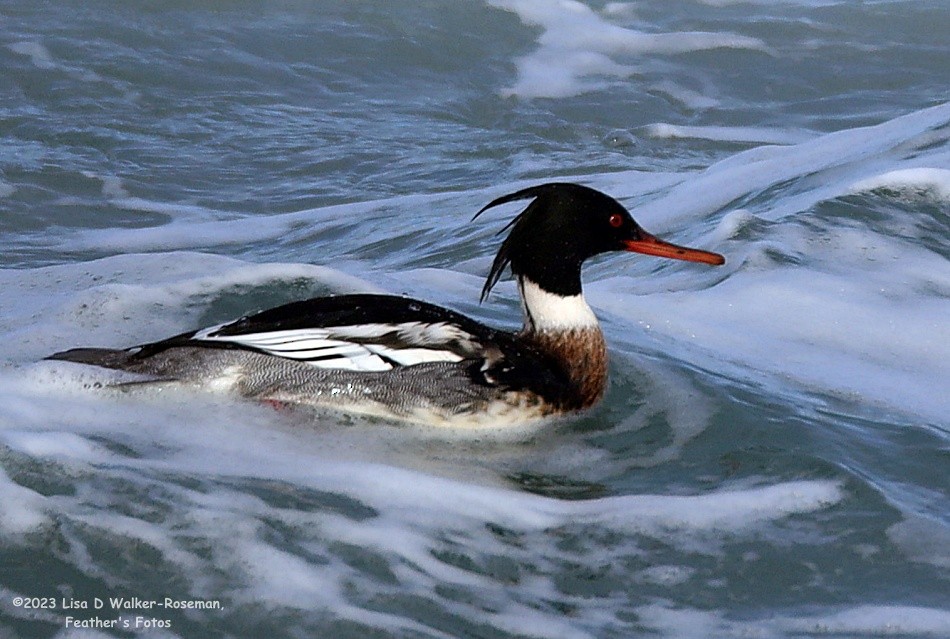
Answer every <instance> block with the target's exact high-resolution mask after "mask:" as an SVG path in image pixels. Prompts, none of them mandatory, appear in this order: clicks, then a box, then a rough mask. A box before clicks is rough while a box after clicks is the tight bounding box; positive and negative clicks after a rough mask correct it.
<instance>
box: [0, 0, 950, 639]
mask: <svg viewBox="0 0 950 639" xmlns="http://www.w3.org/2000/svg"><path fill="white" fill-rule="evenodd" d="M948 33H950V5H948V4H947V3H946V2H944V1H942V0H931V1H927V0H919V1H914V0H880V1H867V2H845V1H833V0H798V1H795V0H789V1H788V2H766V1H764V0H762V1H748V2H743V1H740V0H676V1H673V2H660V1H647V0H643V1H639V2H629V3H626V2H607V3H604V2H590V3H586V4H584V3H579V2H573V1H569V0H565V1H560V2H558V1H548V0H490V1H488V2H479V1H477V0H473V1H470V2H444V3H439V2H403V1H401V0H396V1H394V2H385V3H383V2H348V3H329V2H318V1H305V0H299V1H293V0H283V1H281V0H263V1H261V2H243V1H238V0H234V1H230V0H229V1H219V0H199V1H197V2H194V1H192V2H179V1H177V0H156V1H150V2H144V1H131V2H118V1H115V0H112V1H106V0H87V1H84V2H73V1H68V0H67V1H63V2H41V1H26V0H3V1H2V2H0V69H2V72H0V141H2V145H0V638H2V639H8V638H27V637H29V638H32V637H43V638H45V637H58V638H66V637H71V638H77V637H82V638H96V639H99V638H102V637H134V636H143V637H162V638H171V637H182V638H184V637H333V638H337V637H412V638H417V637H418V638H448V637H466V638H475V637H478V638H482V637H484V638H496V637H508V638H511V637H519V638H520V637H545V638H547V637H551V638H578V639H580V638H585V639H586V638H627V637H664V638H666V637H669V638H680V637H684V638H692V637H755V638H759V637H762V638H768V639H771V638H778V637H803V638H804V637H809V638H810V637H824V636H830V637H869V636H873V637H879V636H887V637H948V636H950V597H948V593H950V583H948V581H950V497H948V486H950V484H948V479H947V478H948V476H950V463H948V462H950V454H948V442H950V419H948V414H950V261H948V260H950V242H948V237H950V101H948V100H950V91H948V88H950V44H948V41H947V34H948ZM552 180H572V181H578V182H581V183H584V184H588V185H590V186H593V187H596V188H599V189H602V190H604V191H606V192H608V193H610V194H611V195H613V196H615V197H617V198H618V199H620V200H621V201H622V202H623V203H624V204H625V205H626V206H627V207H628V208H629V209H630V210H631V212H632V213H633V215H634V217H636V218H637V219H638V221H640V222H641V224H642V225H643V226H644V227H645V228H647V229H648V230H650V231H652V232H655V233H656V234H658V235H661V236H664V237H667V238H669V239H671V240H673V241H675V242H678V243H686V244H691V245H695V246H698V247H701V248H705V249H709V250H714V251H718V252H721V253H723V254H724V255H726V257H727V263H726V265H725V266H723V267H721V268H717V269H712V268H707V267H704V266H702V265H696V264H687V263H672V262H664V261H663V260H658V259H654V258H649V257H646V256H636V255H628V254H623V255H619V254H618V255H609V256H604V257H601V258H598V259H597V260H594V261H593V262H592V263H591V264H589V265H588V266H587V267H586V269H585V273H584V278H585V287H586V288H585V291H586V293H587V296H588V299H589V301H590V303H591V305H592V307H593V308H594V309H595V311H596V312H597V314H598V316H599V317H600V319H601V321H602V324H603V327H604V331H605V333H606V335H607V340H608V343H609V345H610V350H611V364H610V373H611V382H610V388H609V390H608V394H607V396H606V398H605V401H604V402H603V403H602V404H601V405H599V406H598V407H596V408H595V409H593V410H591V411H590V412H588V413H586V414H584V415H580V416H576V417H571V418H566V419H561V420H557V421H552V422H547V423H542V424H538V425H534V426H530V427H525V428H521V429H515V430H513V431H512V430H500V429H491V428H488V429H481V430H478V431H473V432H450V431H446V430H439V429H433V428H425V427H421V426H419V427H415V426H406V425H395V424H388V423H385V422H379V421H364V420H356V419H352V418H347V417H343V416H339V415H332V414H326V413H317V414H313V413H309V412H304V411H292V410H291V411H288V410H274V409H273V408H271V407H267V406H259V405H255V404H251V403H248V402H243V401H241V400H237V399H235V398H232V397H228V396H222V395H215V394H213V393H207V394H201V393H197V392H190V393H186V392H184V391H181V392H167V391H166V392H162V393H147V392H139V393H125V394H120V393H114V392H108V391H106V390H104V389H102V388H97V385H98V384H99V382H101V376H99V375H98V374H95V373H93V372H91V371H89V370H84V369H83V367H80V366H75V365H70V364H64V363H52V362H42V361H40V360H41V359H42V358H43V357H44V356H45V355H48V354H50V353H52V352H54V351H57V350H61V349H65V348H69V347H73V346H80V345H99V346H114V347H119V346H128V345H131V344H135V343H141V342H143V341H148V340H153V339H158V338H161V337H165V336H168V335H171V334H174V333H177V332H182V331H186V330H190V329H194V328H198V327H200V326H204V325H209V324H212V323H216V322H221V321H225V320H227V319H231V318H234V317H237V316H240V315H242V314H244V313H247V312H250V311H253V310H257V309H262V308H266V307H269V306H273V305H276V304H279V303H283V302H286V301H290V300H295V299H301V298H305V297H309V296H314V295H322V294H327V293H332V292H340V291H388V292H393V293H405V294H410V295H413V296H417V297H420V298H423V299H427V300H430V301H433V302H436V303H440V304H443V305H446V306H449V307H451V308H454V309H457V310H460V311H462V312H465V313H468V314H471V315H473V316H475V317H477V318H479V319H482V320H484V321H486V322H489V323H493V324H496V325H500V326H504V327H508V328H515V327H516V326H517V325H518V324H519V322H520V317H519V310H518V302H517V299H516V292H515V289H514V286H513V285H512V283H511V282H503V283H502V284H500V285H499V287H498V288H497V289H496V292H494V293H493V295H492V296H491V298H490V299H489V300H487V301H486V302H485V303H484V304H481V305H479V304H478V295H479V291H480V288H481V285H482V282H483V279H484V277H485V275H486V274H487V271H488V267H489V264H490V263H491V259H492V257H493V254H494V251H495V250H496V249H497V247H498V244H499V239H500V238H498V237H496V235H495V234H496V233H497V232H498V231H499V230H500V229H501V228H502V227H503V226H504V224H505V223H506V221H507V220H508V219H510V217H511V216H513V215H514V214H515V213H516V212H517V211H518V209H517V207H514V206H509V207H505V208H503V209H498V210H493V211H492V212H491V213H490V214H486V215H485V216H482V217H480V218H479V219H478V220H477V221H475V222H471V221H470V220H471V216H472V214H473V213H474V212H475V211H476V210H478V209H479V208H480V207H481V206H482V205H483V204H485V203H486V202H488V201H489V200H490V199H491V198H493V197H496V196H498V195H501V194H503V193H506V192H509V191H511V190H513V189H516V188H520V187H523V186H526V185H530V184H536V183H541V182H546V181H552ZM119 599H122V600H124V602H125V603H124V604H123V603H122V602H120V601H119ZM166 599H167V600H168V602H166ZM174 602H186V603H188V602H190V605H191V607H180V606H179V607H176V605H175V604H174ZM97 604H101V605H100V606H99V607H97ZM166 604H167V605H166Z"/></svg>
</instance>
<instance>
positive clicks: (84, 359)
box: [44, 348, 135, 370]
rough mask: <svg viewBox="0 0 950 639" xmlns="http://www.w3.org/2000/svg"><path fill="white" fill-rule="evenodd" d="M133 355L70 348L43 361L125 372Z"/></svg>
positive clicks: (121, 351)
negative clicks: (55, 361)
mask: <svg viewBox="0 0 950 639" xmlns="http://www.w3.org/2000/svg"><path fill="white" fill-rule="evenodd" d="M134 354H135V353H134V352H130V351H127V350H116V349H113V348H71V349H69V350H68V351H61V352H59V353H53V354H52V355H50V356H49V357H45V358H44V359H55V360H59V361H63V362H76V363H77V364H89V365H91V366H101V367H103V368H114V369H116V370H127V368H128V366H129V360H130V359H131V358H132V356H133V355H134Z"/></svg>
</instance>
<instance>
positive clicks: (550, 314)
mask: <svg viewBox="0 0 950 639" xmlns="http://www.w3.org/2000/svg"><path fill="white" fill-rule="evenodd" d="M529 199H530V200H532V201H531V203H530V204H529V205H528V207H527V208H526V209H525V210H524V211H523V212H522V213H521V214H520V215H518V216H517V217H516V218H515V219H514V220H512V221H511V222H510V223H509V224H508V225H507V226H506V227H505V228H504V229H502V232H504V230H507V229H509V228H510V229H511V231H510V232H509V234H508V237H507V238H506V239H505V241H504V242H503V243H502V245H501V249H500V250H499V251H498V255H497V256H496V257H495V261H494V262H493V263H492V266H491V270H490V271H489V272H488V279H487V280H486V282H485V286H484V288H483V289H482V295H481V299H482V300H483V301H484V299H485V298H486V297H487V296H488V294H489V292H490V291H491V289H492V287H493V286H494V285H495V284H496V283H497V282H498V280H499V278H500V277H501V275H502V272H503V271H504V269H505V267H506V266H510V267H511V272H512V274H513V275H514V277H515V279H516V280H517V282H518V290H519V292H520V294H521V301H522V307H523V309H524V316H525V321H524V328H523V329H522V330H521V331H520V332H518V333H509V332H507V331H502V330H498V329H494V328H491V327H488V326H485V325H483V324H481V323H479V322H477V321H475V320H473V319H470V318H468V317H465V316H464V315H461V314H459V313H456V312H455V311H451V310H449V309H445V308H442V307H439V306H434V305H432V304H428V303H426V302H421V301H418V300H415V299H411V298H407V297H398V296H391V295H369V294H366V295H339V296H331V297H322V298H315V299H309V300H305V301H300V302H292V303H290V304H285V305H283V306H279V307H277V308H272V309H270V310H266V311H262V312H259V313H255V314H253V315H248V316H247V317H243V318H241V319H238V320H236V321H233V322H230V323H227V324H221V325H218V326H212V327H210V328H204V329H201V330H198V331H191V332H188V333H183V334H181V335H177V336H175V337H171V338H169V339H166V340H162V341H160V342H154V343H151V344H144V345H141V346H135V347H133V348H129V349H125V350H113V349H101V348H78V349H72V350H68V351H64V352H61V353H56V354H55V355H52V356H50V359H57V360H66V361H71V362H79V363H83V364H91V365H95V366H101V367H105V368H110V369H118V370H122V371H127V372H130V373H135V374H138V375H139V376H140V377H138V378H136V379H137V381H136V383H137V384H138V383H141V381H138V380H143V381H145V382H180V383H185V384H191V385H195V386H211V387H214V388H221V387H226V388H228V389H232V390H235V391H237V392H238V393H240V394H241V395H243V396H245V397H249V398H253V399H258V400H265V401H269V402H279V403H294V404H310V405H320V406H329V407H332V408H335V409H339V410H343V411H347V412H354V413H362V414H372V415H381V416H385V417H389V418H397V419H401V420H408V421H418V422H426V423H434V424H443V425H450V426H469V425H479V424H485V425H493V424H495V425H497V424H511V423H518V422H524V421H529V420H533V419H537V418H539V417H544V416H548V415H554V414H559V413H568V412H573V411H578V410H582V409H585V408H588V407H590V406H592V405H594V404H595V403H596V402H597V401H598V400H599V399H600V397H601V396H602V395H603V393H604V389H605V387H606V382H607V349H606V346H605V344H604V337H603V334H602V333H601V331H600V327H599V325H598V323H597V318H596V317H594V313H593V312H592V311H591V309H590V307H589V306H588V305H587V302H586V301H585V300H584V296H583V294H582V292H581V265H582V264H583V263H584V261H585V260H586V259H587V258H589V257H592V256H594V255H598V254H600V253H605V252H607V251H634V252H637V253H646V254H648V255H657V256H660V257H668V258H673V259H679V260H689V261H692V262H703V263H706V264H715V265H718V264H723V263H724V262H725V259H724V258H723V257H722V256H721V255H718V254H716V253H710V252H708V251H701V250H698V249H692V248H686V247H682V246H677V245H675V244H670V243H668V242H664V241H662V240H660V239H657V238H656V237H654V236H652V235H650V234H649V233H647V232H646V231H644V230H643V229H642V228H640V226H639V225H638V224H637V223H636V222H635V221H634V220H633V218H632V217H631V216H630V214H629V213H628V212H627V210H626V209H625V208H624V207H623V206H622V205H621V204H620V203H619V202H617V201H616V200H615V199H613V198H611V197H610V196H608V195H605V194H603V193H601V192H599V191H596V190H594V189H591V188H588V187H585V186H580V185H578V184H567V183H552V184H544V185H540V186H534V187H531V188H527V189H524V190H521V191H518V192H516V193H511V194H509V195H505V196H502V197H499V198H497V199H495V200H492V201H491V202H489V203H488V204H487V205H486V206H485V207H484V208H482V209H481V210H480V211H479V212H478V213H476V214H475V217H478V216H479V215H481V214H482V213H483V212H484V211H486V210H487V209H490V208H492V207H494V206H498V205H500V204H505V203H508V202H513V201H516V200H529ZM472 219H475V218H472Z"/></svg>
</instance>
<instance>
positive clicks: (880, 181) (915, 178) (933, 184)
mask: <svg viewBox="0 0 950 639" xmlns="http://www.w3.org/2000/svg"><path fill="white" fill-rule="evenodd" d="M865 191H891V192H896V193H899V194H901V195H902V196H904V197H916V198H921V197H922V198H930V199H933V200H937V201H939V202H943V203H947V202H950V170H948V169H937V168H930V167H919V168H913V169H899V170H897V171H888V172H887V173H882V174H881V175H876V176H874V177H869V178H865V179H863V180H860V181H858V182H855V183H854V184H852V185H851V192H853V193H862V192H865Z"/></svg>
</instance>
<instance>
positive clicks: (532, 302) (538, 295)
mask: <svg viewBox="0 0 950 639" xmlns="http://www.w3.org/2000/svg"><path fill="white" fill-rule="evenodd" d="M518 291H519V292H520V293H521V305H522V308H523V309H524V314H525V329H527V330H528V331H538V332H541V331H569V330H573V329H585V328H597V327H598V324H597V317H596V316H595V315H594V311H592V310H591V308H590V306H588V305H587V300H585V299H584V295H583V294H580V295H569V296H564V295H555V294H554V293H549V292H547V291H545V290H544V289H543V288H541V287H540V286H538V285H537V284H535V283H534V282H532V281H531V280H529V279H527V278H525V277H520V276H519V277H518Z"/></svg>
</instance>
